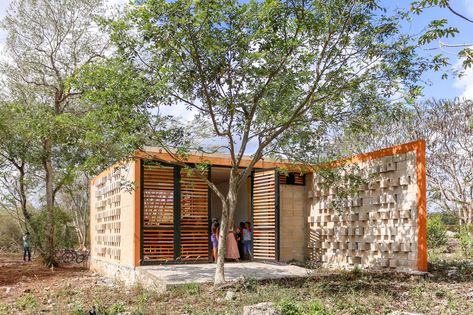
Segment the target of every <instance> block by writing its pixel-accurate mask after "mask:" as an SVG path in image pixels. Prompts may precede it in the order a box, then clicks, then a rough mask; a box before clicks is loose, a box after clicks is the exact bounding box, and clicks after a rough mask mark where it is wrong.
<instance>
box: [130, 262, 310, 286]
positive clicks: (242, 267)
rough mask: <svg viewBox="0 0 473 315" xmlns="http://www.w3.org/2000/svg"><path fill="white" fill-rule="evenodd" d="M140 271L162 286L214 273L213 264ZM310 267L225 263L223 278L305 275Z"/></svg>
mask: <svg viewBox="0 0 473 315" xmlns="http://www.w3.org/2000/svg"><path fill="white" fill-rule="evenodd" d="M139 268H140V272H142V273H146V274H148V275H149V276H150V277H152V278H153V280H154V281H157V282H160V283H161V284H163V285H164V286H168V285H176V284H186V283H211V282H213V279H214V275H215V268H216V265H215V264H210V263H209V264H188V265H157V266H143V267H139ZM311 272H312V271H311V270H310V269H306V268H302V267H298V266H294V265H285V264H272V263H262V262H239V263H225V279H226V280H227V281H232V280H236V279H238V278H239V277H240V276H242V275H243V276H245V277H246V278H254V279H258V280H263V279H278V278H295V277H307V276H309V275H310V274H311Z"/></svg>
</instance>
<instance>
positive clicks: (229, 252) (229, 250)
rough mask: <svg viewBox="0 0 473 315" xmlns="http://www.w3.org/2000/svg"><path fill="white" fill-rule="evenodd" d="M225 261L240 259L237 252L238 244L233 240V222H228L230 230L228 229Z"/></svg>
mask: <svg viewBox="0 0 473 315" xmlns="http://www.w3.org/2000/svg"><path fill="white" fill-rule="evenodd" d="M225 259H231V260H235V261H238V260H239V259H240V252H239V251H238V244H237V241H236V238H235V232H234V231H233V221H231V222H230V228H229V229H228V234H227V247H226V252H225Z"/></svg>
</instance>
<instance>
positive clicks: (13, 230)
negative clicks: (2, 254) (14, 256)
mask: <svg viewBox="0 0 473 315" xmlns="http://www.w3.org/2000/svg"><path fill="white" fill-rule="evenodd" d="M0 222H2V224H0V251H6V252H16V251H19V250H20V248H21V236H22V235H23V232H22V231H21V230H20V227H19V226H18V223H17V222H16V220H15V219H14V218H13V217H11V216H10V215H8V214H0Z"/></svg>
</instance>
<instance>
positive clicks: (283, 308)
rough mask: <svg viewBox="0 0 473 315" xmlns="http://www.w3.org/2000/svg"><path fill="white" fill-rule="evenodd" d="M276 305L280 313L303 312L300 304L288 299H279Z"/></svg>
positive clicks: (299, 313)
mask: <svg viewBox="0 0 473 315" xmlns="http://www.w3.org/2000/svg"><path fill="white" fill-rule="evenodd" d="M276 307H277V308H278V310H279V311H280V312H281V315H302V314H303V310H302V308H301V306H300V305H299V304H297V303H294V302H293V301H290V300H288V299H282V300H280V301H279V302H278V303H277V304H276Z"/></svg>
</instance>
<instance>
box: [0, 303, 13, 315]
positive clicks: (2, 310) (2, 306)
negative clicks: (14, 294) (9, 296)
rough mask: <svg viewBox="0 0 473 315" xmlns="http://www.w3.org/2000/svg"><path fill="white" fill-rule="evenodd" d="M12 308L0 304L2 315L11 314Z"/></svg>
mask: <svg viewBox="0 0 473 315" xmlns="http://www.w3.org/2000/svg"><path fill="white" fill-rule="evenodd" d="M10 310H11V307H10V306H9V305H8V304H4V303H0V314H10Z"/></svg>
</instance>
